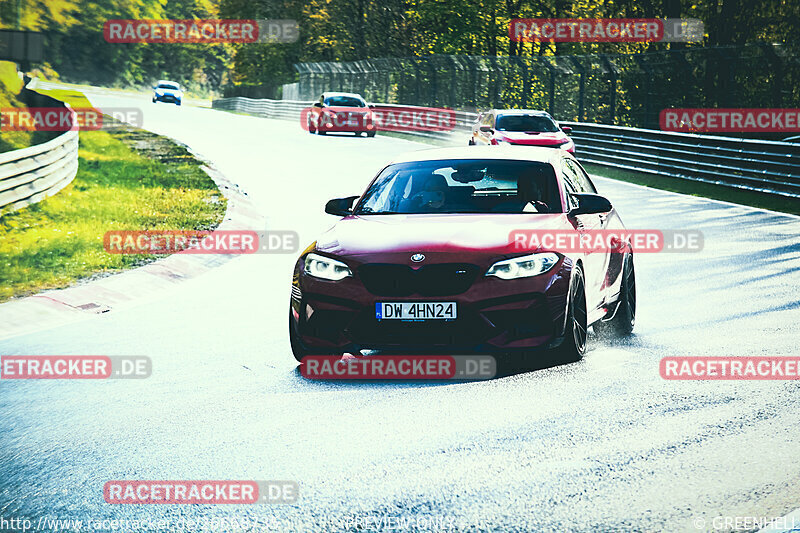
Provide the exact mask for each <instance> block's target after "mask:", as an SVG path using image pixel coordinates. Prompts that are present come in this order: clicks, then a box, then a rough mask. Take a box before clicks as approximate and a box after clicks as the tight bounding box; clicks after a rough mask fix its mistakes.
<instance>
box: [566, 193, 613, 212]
mask: <svg viewBox="0 0 800 533" xmlns="http://www.w3.org/2000/svg"><path fill="white" fill-rule="evenodd" d="M571 196H572V197H573V198H575V199H576V200H578V207H576V208H574V209H571V210H570V212H569V216H571V217H574V216H576V215H596V214H598V213H608V212H609V211H611V210H612V209H613V208H612V207H611V202H609V201H608V199H607V198H605V197H604V196H600V195H599V194H590V193H583V194H573V195H571Z"/></svg>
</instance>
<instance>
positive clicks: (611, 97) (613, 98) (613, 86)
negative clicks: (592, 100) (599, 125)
mask: <svg viewBox="0 0 800 533" xmlns="http://www.w3.org/2000/svg"><path fill="white" fill-rule="evenodd" d="M600 58H601V59H602V60H603V63H604V64H605V66H606V68H607V69H608V75H609V78H610V80H609V81H610V83H609V90H608V101H609V105H608V107H609V120H608V123H609V124H616V109H617V69H616V66H615V65H614V64H613V63H612V62H611V61H610V60H609V59H608V57H607V56H606V55H605V54H603V55H601V56H600Z"/></svg>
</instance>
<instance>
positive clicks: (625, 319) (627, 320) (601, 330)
mask: <svg viewBox="0 0 800 533" xmlns="http://www.w3.org/2000/svg"><path fill="white" fill-rule="evenodd" d="M634 324H636V272H635V271H634V268H633V255H631V254H627V255H626V256H625V260H624V264H623V267H622V284H621V285H620V288H619V304H618V305H617V310H616V312H615V313H614V316H613V317H612V318H611V320H606V321H600V322H597V323H596V324H595V325H594V326H593V327H594V332H595V333H596V334H597V335H598V336H599V337H603V338H607V339H618V338H621V337H627V336H628V335H630V334H631V332H633V326H634Z"/></svg>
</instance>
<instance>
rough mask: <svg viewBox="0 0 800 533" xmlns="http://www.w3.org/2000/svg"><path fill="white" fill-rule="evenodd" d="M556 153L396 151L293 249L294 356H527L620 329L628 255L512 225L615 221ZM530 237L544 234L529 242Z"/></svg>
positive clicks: (568, 349)
mask: <svg viewBox="0 0 800 533" xmlns="http://www.w3.org/2000/svg"><path fill="white" fill-rule="evenodd" d="M596 193H597V191H596V189H595V187H594V185H593V184H592V181H591V180H590V179H589V176H588V175H587V174H586V172H585V171H584V170H583V168H582V167H581V166H580V164H578V162H577V161H576V160H575V158H574V157H573V156H572V155H571V154H569V153H567V152H566V151H563V150H552V149H548V148H531V149H530V150H525V151H519V150H518V149H514V148H497V147H474V148H463V149H459V148H455V149H453V148H448V149H437V150H423V151H419V152H414V153H413V154H411V155H410V156H408V157H406V158H403V159H398V160H396V161H394V162H392V163H391V164H389V165H388V166H386V167H385V168H384V169H383V170H381V171H380V172H379V173H378V175H377V177H376V178H375V179H374V180H373V181H372V183H370V185H369V187H368V188H367V190H366V192H365V193H364V194H363V195H362V196H361V197H357V196H353V197H349V198H340V199H335V200H331V201H330V202H328V204H327V205H326V207H325V210H326V212H327V213H330V214H334V215H339V216H342V217H343V218H342V219H341V220H339V221H338V222H336V224H335V225H334V226H333V227H332V228H331V229H330V230H328V231H327V232H326V233H324V234H323V235H322V236H321V237H320V238H319V239H318V240H317V241H316V242H315V243H313V244H312V245H311V246H309V248H308V249H307V250H306V251H305V252H303V254H302V255H301V256H300V258H299V260H298V261H297V264H296V266H295V271H294V278H293V283H292V295H291V309H290V316H289V335H290V340H291V346H292V350H293V352H294V355H295V357H296V358H297V359H298V360H300V359H301V358H302V357H303V356H305V355H311V354H341V353H344V352H348V353H355V352H357V351H358V350H362V349H376V350H382V349H383V350H397V349H402V350H410V351H420V350H422V351H425V352H429V353H439V352H450V353H452V352H469V353H474V352H489V353H493V354H498V355H500V354H512V353H516V354H520V353H522V354H528V353H530V352H534V351H537V350H536V349H542V348H551V349H555V350H557V351H559V352H560V355H561V356H563V357H564V358H565V359H572V360H574V359H577V358H580V357H581V356H582V355H583V354H584V352H585V350H586V338H587V328H588V327H589V326H591V325H592V324H594V327H595V331H596V332H599V331H602V332H603V333H604V334H617V335H625V334H628V333H630V332H631V330H632V328H633V324H634V317H635V311H636V287H635V278H634V269H633V255H632V251H631V249H630V247H629V246H628V245H627V244H626V243H624V242H621V243H618V244H619V245H618V246H617V247H616V248H614V249H613V250H601V251H588V252H587V251H574V250H571V249H566V250H565V249H559V248H558V247H557V246H550V247H547V246H544V245H542V244H530V243H529V242H528V241H527V240H526V241H525V242H517V241H516V240H515V239H514V238H513V237H511V236H512V235H514V234H520V233H521V234H523V235H525V234H541V233H542V232H545V233H547V232H552V233H554V234H562V235H564V234H566V235H567V236H569V235H570V234H576V235H580V234H582V233H585V232H587V231H591V230H597V229H605V230H620V231H622V230H624V227H623V225H622V222H621V220H620V218H619V216H618V215H617V213H616V211H615V210H614V208H613V207H612V206H611V204H610V203H609V201H608V200H606V199H605V198H603V197H602V196H598V195H597V194H596ZM543 242H544V241H543Z"/></svg>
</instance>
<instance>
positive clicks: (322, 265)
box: [303, 254, 353, 281]
mask: <svg viewBox="0 0 800 533" xmlns="http://www.w3.org/2000/svg"><path fill="white" fill-rule="evenodd" d="M303 272H305V273H306V274H308V275H309V276H314V277H315V278H321V279H327V280H331V281H339V280H342V279H344V278H349V277H351V276H352V275H353V272H351V271H350V267H348V266H347V265H345V264H344V263H342V262H341V261H337V260H336V259H331V258H330V257H324V256H321V255H317V254H308V255H307V256H306V260H305V266H304V267H303Z"/></svg>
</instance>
